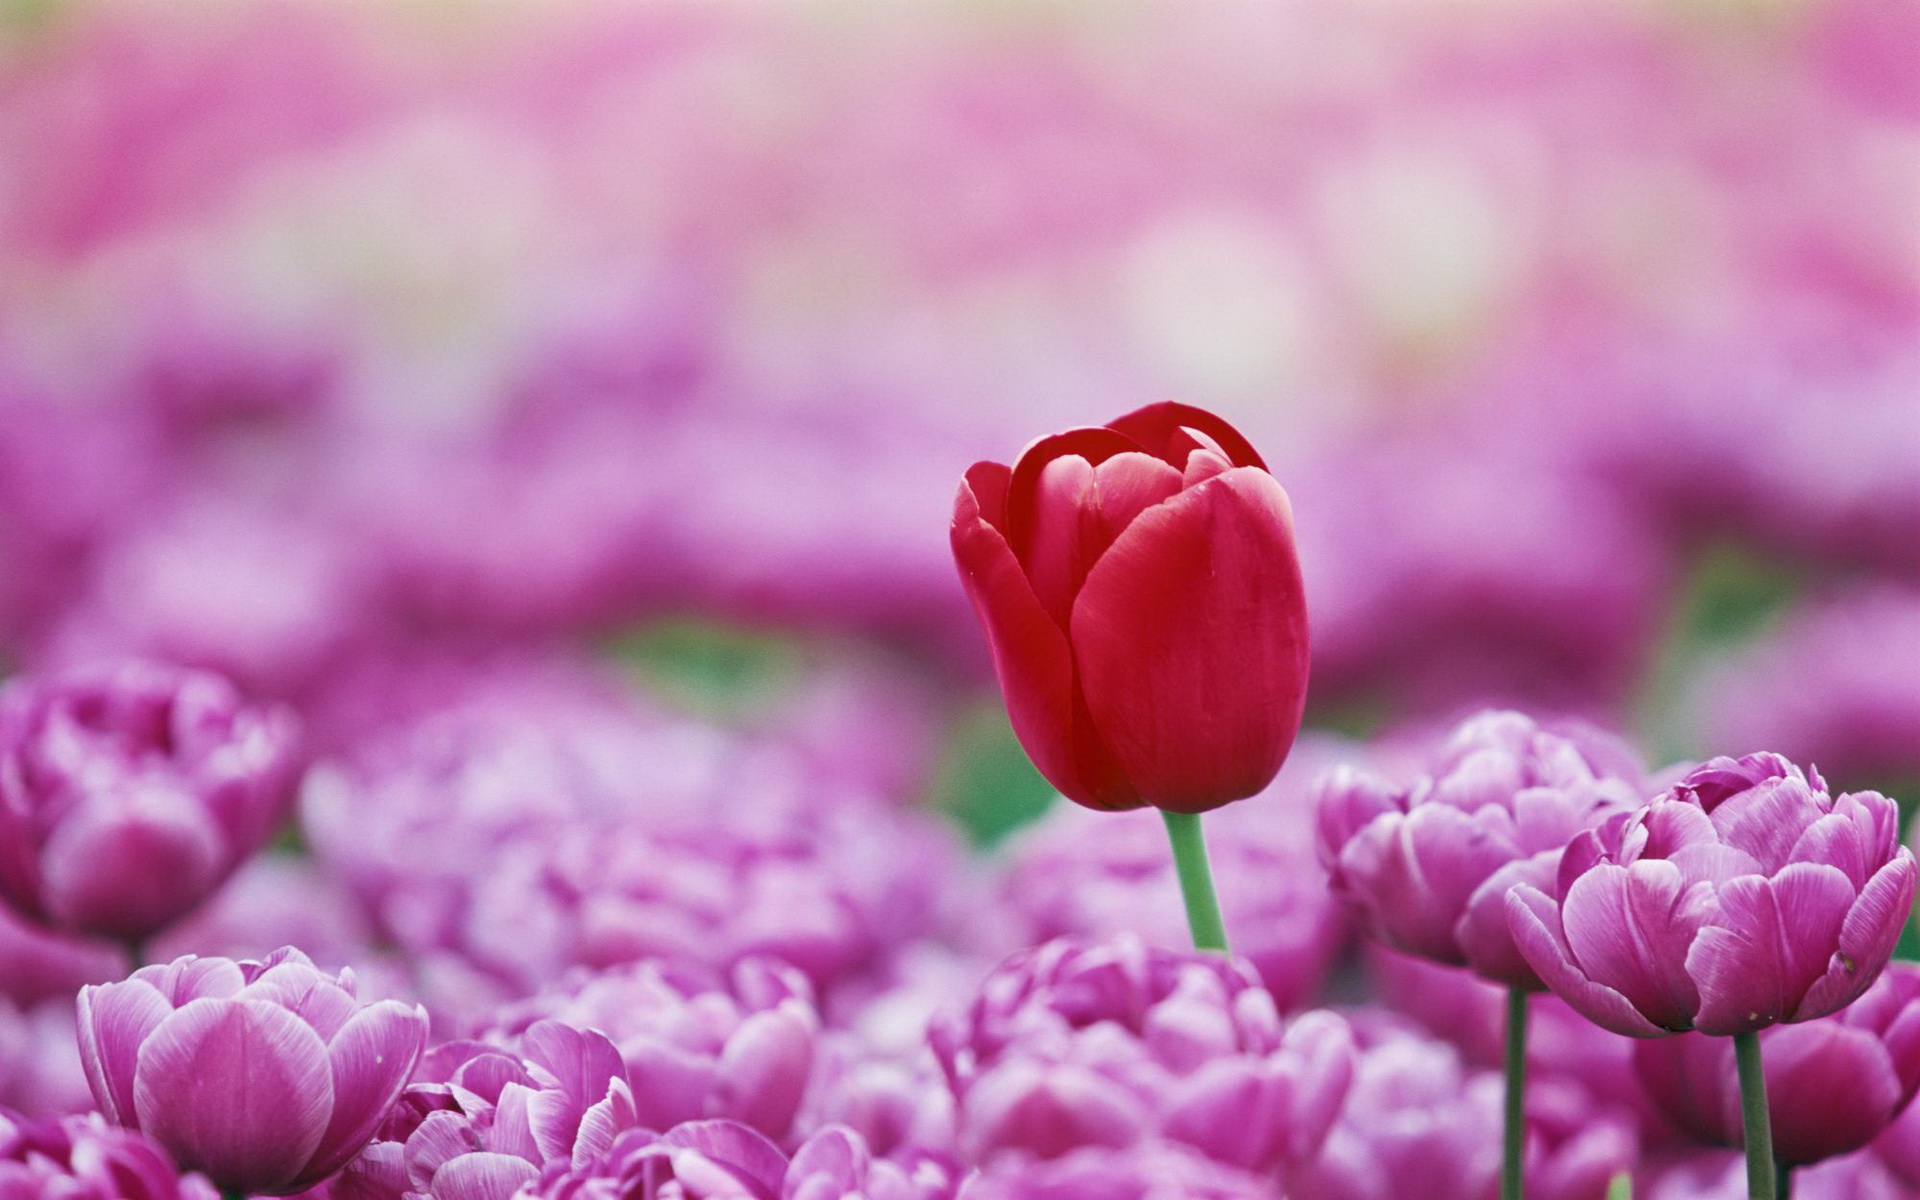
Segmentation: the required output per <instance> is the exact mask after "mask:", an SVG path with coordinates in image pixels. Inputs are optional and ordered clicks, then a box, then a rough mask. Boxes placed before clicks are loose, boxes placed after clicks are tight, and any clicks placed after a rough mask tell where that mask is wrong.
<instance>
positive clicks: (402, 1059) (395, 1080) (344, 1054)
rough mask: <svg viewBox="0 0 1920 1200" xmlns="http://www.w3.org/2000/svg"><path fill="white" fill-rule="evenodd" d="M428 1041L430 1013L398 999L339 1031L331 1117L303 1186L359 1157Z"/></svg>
mask: <svg viewBox="0 0 1920 1200" xmlns="http://www.w3.org/2000/svg"><path fill="white" fill-rule="evenodd" d="M335 990H338V989H335ZM426 1042H427V1014H426V1010H425V1009H422V1008H418V1007H415V1008H408V1007H407V1006H406V1005H404V1004H401V1003H399V1002H398V1001H394V1000H383V1001H381V1002H380V1003H378V1004H373V1005H369V1006H367V1007H366V1008H363V1009H361V1010H360V1011H359V1012H357V1013H355V1014H354V1015H353V1016H352V1017H351V1018H350V1019H349V1020H348V1021H347V1023H346V1024H345V1025H342V1026H341V1027H340V1031H339V1033H337V1034H335V1035H334V1038H333V1040H332V1041H331V1042H329V1043H328V1044H327V1062H328V1063H329V1065H330V1066H331V1067H332V1070H333V1116H332V1119H331V1120H330V1121H329V1122H328V1123H327V1131H326V1133H325V1134H324V1135H323V1136H322V1137H321V1139H320V1144H319V1146H317V1147H316V1148H315V1149H314V1153H313V1161H312V1164H311V1165H310V1166H309V1167H308V1169H307V1170H306V1171H305V1172H303V1174H302V1180H301V1182H302V1183H304V1184H311V1183H317V1182H319V1181H320V1180H322V1179H325V1178H326V1177H327V1176H329V1175H331V1174H333V1173H334V1172H335V1171H337V1170H339V1169H340V1168H341V1167H342V1166H344V1165H345V1164H346V1161H347V1160H348V1159H350V1158H352V1157H353V1156H354V1155H355V1154H358V1153H359V1152H360V1149H361V1147H363V1146H365V1145H366V1144H367V1142H368V1140H369V1139H371V1138H372V1137H373V1131H374V1129H375V1128H376V1127H378V1125H379V1124H380V1120H381V1118H382V1117H384V1116H386V1115H387V1109H389V1108H391V1107H392V1106H393V1102H394V1100H395V1099H396V1098H398V1097H399V1095H400V1092H401V1090H402V1089H403V1088H405V1087H406V1086H407V1080H408V1079H410V1078H412V1076H413V1068H414V1067H415V1065H416V1064H418V1063H419V1061H420V1052H421V1050H422V1049H423V1048H424V1047H425V1046H426Z"/></svg>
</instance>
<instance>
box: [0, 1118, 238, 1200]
mask: <svg viewBox="0 0 1920 1200" xmlns="http://www.w3.org/2000/svg"><path fill="white" fill-rule="evenodd" d="M0 1195H4V1196H6V1197H7V1198H8V1200H216V1198H217V1196H218V1193H217V1192H215V1191H214V1190H213V1188H212V1187H211V1186H209V1185H208V1183H207V1181H206V1180H205V1179H202V1178H200V1177H199V1176H197V1175H186V1176H183V1175H181V1174H180V1172H179V1171H177V1170H175V1169H174V1166H173V1163H172V1162H171V1161H169V1160H168V1158H167V1155H166V1152H165V1151H163V1150H162V1149H160V1147H158V1146H156V1145H154V1144H153V1142H152V1141H151V1140H149V1139H148V1138H146V1137H143V1136H142V1135H141V1134H139V1133H138V1132H136V1131H134V1130H131V1129H115V1128H113V1127H112V1126H110V1125H108V1124H107V1123H106V1122H105V1121H103V1120H102V1119H101V1118H100V1117H99V1116H97V1115H88V1116H83V1117H67V1118H64V1119H58V1120H52V1119H50V1120H40V1121H30V1120H26V1119H24V1118H21V1117H18V1116H16V1115H14V1114H11V1113H8V1112H5V1111H4V1110H0Z"/></svg>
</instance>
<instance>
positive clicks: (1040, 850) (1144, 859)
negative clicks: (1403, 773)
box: [1000, 734, 1351, 1010]
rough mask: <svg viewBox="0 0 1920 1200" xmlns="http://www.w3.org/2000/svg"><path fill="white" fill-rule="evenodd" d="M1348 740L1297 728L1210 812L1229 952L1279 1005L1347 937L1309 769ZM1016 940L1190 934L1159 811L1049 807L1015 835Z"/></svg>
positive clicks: (1162, 938)
mask: <svg viewBox="0 0 1920 1200" xmlns="http://www.w3.org/2000/svg"><path fill="white" fill-rule="evenodd" d="M1350 752H1351V747H1350V746H1349V745H1348V744H1346V743H1344V742H1340V741H1337V740H1335V739H1332V738H1326V737H1316V736H1315V735H1313V734H1304V735H1302V736H1301V738H1300V740H1299V741H1297V742H1295V743H1294V747H1293V750H1292V752H1291V753H1290V754H1289V755H1288V757H1287V764H1286V766H1284V767H1282V768H1281V771H1280V776H1279V778H1278V779H1276V780H1275V781H1274V783H1273V785H1272V786H1270V787H1269V788H1268V789H1267V790H1266V791H1265V792H1262V793H1261V794H1260V795H1258V796H1256V797H1253V798H1252V799H1251V800H1249V801H1248V802H1247V803H1244V804H1229V805H1227V806H1226V807H1224V808H1221V809H1217V810H1215V811H1214V812H1213V813H1211V814H1209V815H1208V817H1207V847H1208V853H1209V855H1210V856H1211V858H1212V863H1213V876H1214V883H1215V886H1216V887H1217V888H1218V890H1219V895H1220V907H1221V910H1222V911H1223V912H1224V913H1225V915H1226V921H1227V926H1228V927H1229V928H1230V929H1232V930H1233V948H1234V952H1235V953H1236V954H1238V955H1240V956H1241V957H1243V958H1245V959H1247V960H1248V961H1249V962H1251V963H1252V964H1253V965H1254V969H1255V970H1257V971H1259V972H1260V979H1261V982H1263V983H1265V984H1266V986H1267V990H1268V991H1270V992H1272V993H1273V997H1274V1000H1275V1001H1276V1002H1277V1003H1278V1004H1279V1005H1280V1007H1281V1009H1282V1010H1292V1009H1296V1008H1300V1007H1304V1006H1305V1005H1307V1004H1309V1003H1311V1002H1312V999H1313V997H1314V996H1315V995H1316V994H1317V993H1318V992H1319V989H1320V984H1321V982H1322V980H1323V979H1324V978H1325V976H1326V973H1327V969H1328V967H1329V966H1330V965H1331V963H1332V960H1333V957H1334V955H1335V954H1336V953H1337V952H1338V951H1339V949H1340V947H1341V945H1342V943H1343V942H1344V941H1345V940H1346V935H1347V927H1346V920H1345V916H1344V913H1343V912H1342V910H1341V908H1340V906H1339V904H1338V903H1336V902H1335V901H1334V899H1333V897H1332V896H1331V895H1329V894H1328V892H1327V881H1326V875H1325V872H1323V871H1322V870H1321V869H1320V866H1319V864H1318V863H1317V862H1315V861H1314V855H1313V845H1312V841H1311V838H1310V837H1309V836H1306V835H1305V834H1304V832H1303V831H1305V830H1307V829H1309V828H1310V827H1311V822H1310V819H1309V815H1308V814H1309V811H1310V810H1309V808H1308V806H1309V804H1310V803H1311V801H1310V799H1309V797H1308V795H1307V787H1306V783H1307V781H1309V780H1311V779H1313V778H1314V776H1315V775H1316V774H1317V773H1318V770H1319V768H1320V767H1322V766H1331V765H1332V764H1333V763H1334V762H1336V761H1338V759H1339V757H1342V756H1345V755H1347V754H1349V753H1350ZM1000 890H1001V895H1002V896H1003V897H1004V900H1005V902H1006V906H1007V908H1009V909H1010V910H1011V911H1012V912H1013V913H1014V914H1015V916H1017V917H1018V918H1019V919H1020V923H1021V926H1022V929H1021V933H1022V934H1023V935H1024V936H1023V938H1022V940H1023V942H1024V943H1025V944H1029V945H1031V944H1035V943H1038V942H1042V941H1045V940H1047V939H1049V938H1055V937H1095V938H1097V937H1105V936H1108V935H1111V934H1117V933H1123V932H1127V931H1129V930H1131V931H1133V932H1136V933H1139V934H1141V935H1143V936H1144V937H1145V938H1146V939H1147V940H1148V941H1149V942H1151V943H1152V944H1154V945H1157V946H1185V945H1188V944H1189V937H1190V935H1189V934H1188V932H1187V925H1186V919H1185V916H1184V913H1183V910H1182V907H1181V905H1180V904H1179V903H1178V902H1177V897H1178V896H1179V894H1180V892H1179V882H1178V880H1177V879H1176V878H1175V876H1174V869H1173V860H1172V859H1171V858H1170V857H1168V855H1167V832H1166V827H1165V825H1164V823H1163V822H1162V821H1161V820H1160V817H1159V815H1158V814H1156V813H1151V812H1147V811H1144V810H1139V811H1134V812H1125V813H1095V812H1092V811H1091V810H1089V809H1086V808H1084V807H1081V806H1080V805H1071V804H1061V805H1056V806H1055V807H1054V811H1052V812H1051V813H1049V814H1048V815H1047V817H1046V819H1045V820H1043V821H1041V822H1040V823H1039V824H1037V825H1036V826H1034V827H1033V828H1032V829H1030V830H1028V831H1026V832H1024V833H1022V834H1021V835H1020V836H1019V837H1018V839H1017V840H1016V841H1015V842H1014V844H1013V846H1012V852H1011V858H1010V863H1009V866H1008V870H1007V873H1006V876H1005V879H1004V882H1003V885H1002V887H1001V889H1000Z"/></svg>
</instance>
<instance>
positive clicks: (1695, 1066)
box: [1633, 963, 1920, 1166]
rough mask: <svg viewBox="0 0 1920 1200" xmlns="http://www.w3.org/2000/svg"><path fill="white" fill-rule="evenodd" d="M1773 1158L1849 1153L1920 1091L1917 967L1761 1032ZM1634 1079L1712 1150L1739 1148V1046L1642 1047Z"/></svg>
mask: <svg viewBox="0 0 1920 1200" xmlns="http://www.w3.org/2000/svg"><path fill="white" fill-rule="evenodd" d="M1760 1044H1761V1046H1762V1047H1763V1048H1764V1050H1765V1054H1764V1055H1763V1062H1764V1064H1765V1071H1766V1080H1767V1095H1768V1097H1769V1105H1770V1109H1771V1115H1772V1121H1773V1151H1774V1157H1775V1158H1777V1159H1778V1160H1779V1161H1780V1162H1782V1163H1785V1164H1787V1165H1788V1166H1804V1165H1805V1164H1807V1163H1813V1162H1819V1161H1821V1160H1823V1159H1828V1158H1835V1157H1838V1156H1839V1155H1842V1154H1850V1153H1852V1152H1853V1151H1855V1150H1858V1149H1860V1148H1861V1147H1862V1146H1864V1145H1866V1144H1867V1143H1868V1142H1871V1141H1872V1140H1873V1139H1874V1138H1876V1137H1878V1136H1879V1134H1880V1132H1881V1130H1883V1129H1885V1128H1887V1126H1888V1125H1890V1124H1892V1122H1893V1119H1894V1118H1895V1117H1897V1116H1898V1115H1900V1113H1901V1112H1902V1111H1903V1110H1904V1109H1905V1108H1906V1106H1907V1104H1908V1103H1909V1102H1910V1101H1911V1100H1912V1099H1913V1095H1914V1092H1915V1090H1916V1089H1920V966H1914V965H1912V964H1907V963H1895V964H1893V966H1891V967H1889V968H1888V970H1887V972H1886V973H1885V974H1884V975H1882V976H1881V977H1880V980H1879V982H1877V983H1875V984H1874V985H1873V986H1872V987H1871V988H1869V989H1867V993H1866V995H1864V996H1862V997H1860V999H1859V1000H1857V1001H1855V1002H1854V1003H1853V1004H1851V1005H1850V1006H1848V1007H1847V1008H1846V1009H1844V1010H1842V1011H1841V1012H1838V1013H1835V1014H1834V1015H1833V1016H1830V1017H1822V1018H1820V1019H1819V1020H1815V1021H1806V1022H1803V1023H1801V1024H1798V1025H1783V1026H1779V1027H1777V1028H1774V1029H1769V1030H1766V1031H1765V1032H1763V1033H1762V1034H1761V1035H1760ZM1633 1067H1634V1072H1635V1074H1636V1075H1638V1076H1639V1078H1640V1083H1641V1085H1642V1086H1643V1087H1644V1088H1645V1089H1646V1093H1647V1095H1648V1096H1649V1097H1650V1098H1652V1100H1653V1102H1654V1104H1655V1105H1657V1106H1658V1108H1659V1110H1660V1112H1661V1113H1662V1114H1663V1115H1664V1116H1665V1117H1666V1118H1667V1119H1668V1120H1670V1121H1672V1122H1673V1123H1674V1124H1675V1125H1677V1126H1679V1127H1680V1128H1681V1129H1682V1130H1684V1131H1686V1132H1687V1133H1689V1134H1691V1135H1692V1136H1694V1137H1696V1138H1699V1139H1700V1140H1701V1141H1704V1142H1707V1143H1709V1144H1711V1145H1715V1146H1739V1145H1741V1137H1742V1134H1741V1126H1740V1089H1739V1085H1738V1083H1737V1081H1736V1079H1735V1072H1734V1059H1733V1043H1732V1042H1731V1041H1729V1040H1728V1039H1726V1038H1715V1037H1704V1036H1702V1035H1700V1034H1682V1035H1681V1036H1679V1037H1672V1038H1660V1039H1657V1040H1650V1041H1642V1042H1639V1043H1637V1044H1636V1045H1635V1047H1634V1053H1633Z"/></svg>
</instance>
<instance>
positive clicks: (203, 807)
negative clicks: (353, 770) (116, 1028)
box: [0, 662, 299, 939]
mask: <svg viewBox="0 0 1920 1200" xmlns="http://www.w3.org/2000/svg"><path fill="white" fill-rule="evenodd" d="M297 738H298V735H297V729H296V726H295V723H294V718H293V716H292V714H291V713H289V712H286V711H284V710H281V709H277V708H257V707H254V706H252V705H249V704H246V703H245V702H243V701H242V700H241V698H240V695H239V693H238V692H236V691H235V690H234V689H233V687H232V686H231V685H230V684H228V683H227V682H226V680H224V679H221V678H220V677H219V676H217V675H211V674H207V673H204V672H199V671H186V670H180V669H177V668H174V667H167V666H161V665H157V664H153V663H146V662H125V663H120V664H117V665H114V666H111V667H103V668H97V669H84V670H78V671H74V672H71V673H69V674H64V675H57V676H49V677H36V676H26V677H22V678H20V679H17V680H14V681H13V682H11V683H9V684H8V685H7V686H6V687H5V688H4V689H0V893H4V895H5V897H6V899H7V900H8V901H10V902H11V903H12V904H13V905H14V906H15V907H17V908H18V909H20V911H21V912H23V913H25V914H26V915H27V916H29V917H31V918H33V919H34V920H36V921H39V922H42V923H44V924H47V925H50V926H53V927H55V928H59V929H63V930H70V931H74V932H81V933H91V934H97V935H100V936H104V937H113V938H120V939H139V938H144V937H146V936H148V935H150V934H152V933H155V932H157V931H158V930H160V929H164V928H165V927H166V926H167V925H169V924H171V923H172V922H173V921H175V920H177V919H179V918H180V917H181V916H183V915H185V914H186V913H187V912H188V911H189V910H191V909H192V908H193V907H194V906H195V905H198V904H199V903H200V902H201V901H202V900H205V899H206V898H207V896H208V895H209V894H210V893H211V892H212V891H213V890H214V889H215V888H217V887H218V886H219V885H220V884H222V883H223V882H225V881H226V879H227V876H229V875H230V874H232V873H233V871H234V869H235V868H236V867H238V866H239V865H240V864H241V863H242V862H244V861H245V860H246V858H247V856H248V855H250V854H252V853H253V852H254V851H255V850H257V849H258V848H259V847H260V845H261V843H262V842H264V841H265V840H266V839H267V837H268V836H269V835H270V834H271V833H272V832H273V829H274V826H275V825H276V824H278V823H279V820H280V817H281V815H282V814H283V813H284V812H285V811H286V805H287V802H288V801H289V800H290V799H291V797H292V787H293V783H294V778H295V774H296V771H297V768H298V765H299V764H298V757H297V745H296V743H297Z"/></svg>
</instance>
